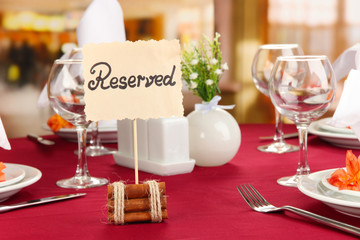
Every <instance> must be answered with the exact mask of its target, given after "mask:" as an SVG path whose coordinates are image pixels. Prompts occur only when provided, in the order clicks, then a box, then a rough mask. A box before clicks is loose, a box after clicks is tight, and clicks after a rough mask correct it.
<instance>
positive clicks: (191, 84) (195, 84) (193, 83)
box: [190, 81, 197, 89]
mask: <svg viewBox="0 0 360 240" xmlns="http://www.w3.org/2000/svg"><path fill="white" fill-rule="evenodd" d="M195 88H197V83H196V82H194V81H191V83H190V89H195Z"/></svg>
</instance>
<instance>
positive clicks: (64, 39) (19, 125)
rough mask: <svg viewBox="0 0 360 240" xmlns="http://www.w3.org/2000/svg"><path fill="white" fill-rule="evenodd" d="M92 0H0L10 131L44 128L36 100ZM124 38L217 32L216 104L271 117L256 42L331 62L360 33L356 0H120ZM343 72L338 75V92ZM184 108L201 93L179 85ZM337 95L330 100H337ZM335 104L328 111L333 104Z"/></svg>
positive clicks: (185, 38)
mask: <svg viewBox="0 0 360 240" xmlns="http://www.w3.org/2000/svg"><path fill="white" fill-rule="evenodd" d="M90 3H91V0H75V1H74V0H52V1H47V0H32V1H27V0H0V23H1V24H0V116H1V119H2V121H3V124H4V127H5V130H6V132H7V135H8V137H9V138H15V137H23V136H26V135H27V134H28V133H30V132H32V133H35V134H39V135H45V134H49V133H50V132H49V131H48V130H47V129H45V128H44V124H46V121H47V119H48V118H49V117H50V116H51V115H52V114H53V112H52V110H51V109H50V107H45V108H40V107H38V105H37V100H38V97H39V94H40V92H41V90H42V89H43V87H44V84H45V83H46V80H47V77H48V74H49V70H50V67H51V65H52V63H53V61H54V60H55V59H57V58H59V57H60V56H61V55H62V54H63V51H64V49H66V48H68V47H73V46H75V45H76V42H77V39H76V27H77V25H78V23H79V20H80V18H81V17H82V14H83V12H84V11H85V9H86V8H87V6H88V5H89V4H90ZM119 3H120V5H121V7H122V9H123V13H124V23H125V29H126V38H127V40H130V41H136V40H147V39H155V40H160V39H179V40H180V43H181V44H182V46H184V45H186V44H188V43H191V42H193V41H197V40H199V39H200V38H201V37H202V35H203V34H205V35H208V36H212V35H214V33H215V32H219V33H220V34H221V37H220V42H221V48H222V51H223V58H224V60H225V61H226V62H227V63H228V65H229V68H230V70H229V71H227V72H226V73H225V75H224V76H223V77H222V79H221V82H220V89H221V97H222V100H221V102H220V104H224V105H228V104H236V107H235V108H234V109H232V110H229V112H230V113H231V114H232V115H233V116H234V117H235V119H236V120H237V122H238V123H272V122H273V121H274V108H273V106H272V104H271V101H270V100H269V98H268V97H266V96H264V95H263V94H261V93H260V92H259V91H258V90H257V89H256V87H255V85H254V82H253V80H252V77H251V71H250V69H251V64H252V59H253V57H254V54H255V52H256V50H257V48H258V46H259V45H261V44H266V43H298V44H300V45H301V46H302V48H303V50H304V52H305V53H306V54H326V55H327V56H328V57H329V59H330V60H331V61H332V62H333V61H335V59H336V58H337V56H339V54H340V53H341V52H343V51H344V50H345V49H347V48H349V47H350V46H352V45H354V44H355V43H357V42H358V40H359V39H360V31H358V29H359V27H360V18H359V17H358V9H359V8H360V2H359V1H357V0H316V1H313V0H291V1H290V0H119ZM342 83H343V80H342V81H339V89H340V91H338V94H340V93H341V86H342ZM183 94H184V107H185V114H187V113H189V112H190V111H192V109H193V108H194V103H196V102H200V101H201V100H200V98H198V97H196V96H194V95H193V94H192V93H191V92H189V91H188V90H184V92H183ZM335 105H336V102H335V103H334V106H335ZM334 106H333V107H332V108H331V109H330V111H329V113H328V115H329V114H331V112H332V111H333V110H334V108H335V107H334Z"/></svg>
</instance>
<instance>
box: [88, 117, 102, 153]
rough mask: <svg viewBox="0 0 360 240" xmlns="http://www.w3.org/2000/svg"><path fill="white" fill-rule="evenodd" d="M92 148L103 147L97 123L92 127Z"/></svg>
mask: <svg viewBox="0 0 360 240" xmlns="http://www.w3.org/2000/svg"><path fill="white" fill-rule="evenodd" d="M90 146H92V147H97V148H100V147H101V143H100V138H99V122H95V123H94V124H93V126H92V129H91V140H90Z"/></svg>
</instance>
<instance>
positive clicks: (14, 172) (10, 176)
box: [0, 163, 25, 187]
mask: <svg viewBox="0 0 360 240" xmlns="http://www.w3.org/2000/svg"><path fill="white" fill-rule="evenodd" d="M4 165H5V167H6V168H5V169H4V170H2V172H3V173H5V181H4V182H0V187H5V186H9V185H11V184H14V183H17V182H19V181H21V180H22V179H23V178H24V177H25V171H24V170H23V169H22V168H20V167H18V166H15V165H12V164H9V163H4Z"/></svg>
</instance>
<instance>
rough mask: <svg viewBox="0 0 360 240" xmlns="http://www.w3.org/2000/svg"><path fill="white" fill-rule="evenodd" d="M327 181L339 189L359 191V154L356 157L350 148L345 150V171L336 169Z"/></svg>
mask: <svg viewBox="0 0 360 240" xmlns="http://www.w3.org/2000/svg"><path fill="white" fill-rule="evenodd" d="M327 181H328V182H329V183H330V184H331V185H334V186H335V187H338V188H339V190H354V191H360V156H359V157H356V156H355V155H354V154H353V153H352V151H351V150H348V151H347V152H346V171H345V170H344V169H337V170H335V172H333V173H332V174H331V177H330V178H328V179H327Z"/></svg>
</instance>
